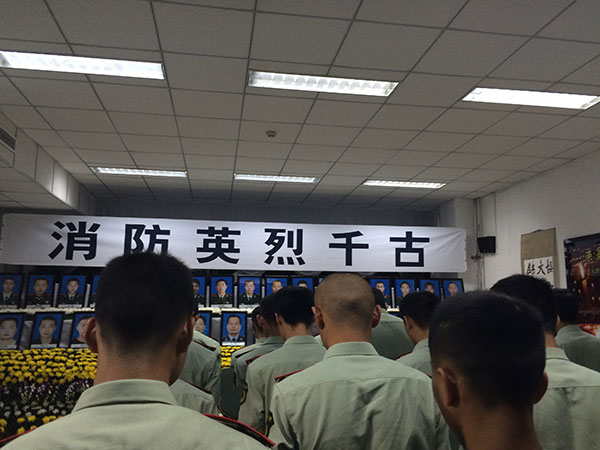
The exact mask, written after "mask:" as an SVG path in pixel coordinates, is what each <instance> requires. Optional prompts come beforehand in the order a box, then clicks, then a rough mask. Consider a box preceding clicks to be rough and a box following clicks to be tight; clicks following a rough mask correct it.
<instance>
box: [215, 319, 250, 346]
mask: <svg viewBox="0 0 600 450" xmlns="http://www.w3.org/2000/svg"><path fill="white" fill-rule="evenodd" d="M246 317H247V313H246V312H245V311H232V312H224V313H223V315H222V316H221V345H229V346H231V345H235V346H243V345H246Z"/></svg>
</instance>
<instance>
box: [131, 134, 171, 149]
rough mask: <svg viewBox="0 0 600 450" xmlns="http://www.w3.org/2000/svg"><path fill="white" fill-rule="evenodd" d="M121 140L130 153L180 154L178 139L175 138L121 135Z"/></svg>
mask: <svg viewBox="0 0 600 450" xmlns="http://www.w3.org/2000/svg"><path fill="white" fill-rule="evenodd" d="M121 138H122V139H123V142H125V145H126V146H127V149H128V150H129V151H131V152H146V153H148V152H154V153H181V145H180V144H179V138H176V137H166V136H140V135H137V134H121Z"/></svg>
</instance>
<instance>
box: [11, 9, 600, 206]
mask: <svg viewBox="0 0 600 450" xmlns="http://www.w3.org/2000/svg"><path fill="white" fill-rule="evenodd" d="M598 17H600V2H598V1H597V0H578V1H572V0H555V1H552V2H549V1H539V0H513V1H489V0H469V1H466V0H420V1H419V2H414V1H409V0H402V1H400V0H394V1H392V0H327V1H316V0H305V1H299V0H294V1H292V0H289V1H287V0H286V1H283V0H258V1H254V0H227V1H225V0H212V1H211V0H195V1H194V0H188V1H186V0H180V1H152V2H150V1H134V0H114V1H108V0H85V1H83V0H79V1H72V0H46V1H41V0H3V1H2V2H1V3H0V49H2V50H19V51H30V52H53V53H61V54H74V55H79V56H98V57H106V58H121V59H135V60H145V61H159V62H162V63H163V65H164V69H165V73H166V79H165V80H164V81H162V80H138V79H133V78H112V77H103V76H85V75H77V74H59V73H48V72H34V71H20V70H12V69H2V70H0V111H1V112H2V113H4V114H5V116H6V117H8V118H9V119H10V120H11V121H12V122H13V123H14V124H15V125H16V126H17V127H19V128H21V129H22V130H24V132H25V133H26V134H27V135H29V136H30V137H31V138H32V139H34V140H35V141H36V142H37V143H38V144H39V145H40V146H42V147H43V148H44V149H45V150H46V151H47V153H48V154H49V155H50V156H52V157H53V158H54V159H56V160H57V161H58V162H59V163H60V164H61V165H62V166H63V167H64V169H66V170H67V171H68V172H69V173H71V174H72V175H73V176H74V177H75V178H76V179H77V180H78V181H79V182H80V183H81V184H83V185H84V186H85V187H86V188H87V189H88V190H89V191H90V192H91V193H92V194H93V195H94V196H96V197H97V198H98V199H99V200H100V201H102V199H112V200H114V199H132V198H135V199H138V198H141V199H150V200H152V199H153V200H157V201H159V200H173V199H176V200H200V201H201V200H203V199H219V200H221V201H231V202H238V201H239V202H245V203H248V202H250V203H252V204H281V203H282V202H287V203H288V204H291V205H305V206H313V205H314V206H319V205H327V206H330V205H332V204H333V205H339V206H348V205H351V206H359V207H373V208H377V207H385V208H389V207H397V208H404V209H407V210H422V211H430V210H432V209H434V208H436V207H437V206H439V205H440V204H441V203H443V202H444V201H447V200H449V199H452V198H456V197H465V198H476V197H480V196H482V195H485V194H487V193H490V192H493V191H496V190H500V189H504V188H506V187H508V186H510V185H512V184H514V183H517V182H519V181H522V180H526V179H528V178H530V177H533V176H536V175H537V174H539V173H541V172H544V171H546V170H549V169H552V168H555V167H558V166H560V165H562V164H565V163H567V162H569V161H570V160H572V159H574V158H577V157H580V156H582V155H584V154H586V153H589V152H592V151H596V150H598V149H599V148H600V104H598V105H596V106H595V107H593V108H591V109H589V110H587V111H582V112H580V111H576V110H566V109H548V108H533V107H518V106H510V105H484V104H473V103H466V102H462V101H461V100H460V99H461V98H462V97H464V95H465V94H467V93H468V92H469V91H470V90H471V89H472V88H474V87H475V86H486V87H502V88H518V89H536V90H549V91H565V92H577V93H591V94H599V95H600V26H598ZM252 69H259V70H267V71H281V72H290V73H309V74H323V75H324V74H328V75H332V76H341V77H361V78H371V79H382V80H390V81H398V82H400V85H399V86H398V87H397V88H396V90H395V91H394V92H393V93H392V94H391V95H390V97H389V98H387V99H382V98H375V97H359V96H343V95H335V94H314V93H306V92H302V93H298V92H289V91H279V90H265V89H258V88H248V87H247V86H246V79H247V74H248V70H252ZM267 130H275V131H277V136H276V137H275V138H268V137H267V136H266V134H265V133H266V131H267ZM94 165H110V166H119V167H140V168H169V169H185V170H187V171H188V174H189V179H186V180H181V179H149V178H146V179H143V178H126V177H115V176H96V175H95V174H94V173H92V171H91V170H90V166H94ZM236 171H237V172H245V173H268V174H286V175H314V176H318V177H321V181H320V182H319V183H318V184H316V185H314V186H306V185H298V186H296V185H282V184H281V183H279V184H276V183H266V184H264V183H263V184H261V183H252V182H243V181H234V180H233V173H234V172H236ZM367 178H377V179H401V180H423V181H444V182H447V183H448V184H447V186H445V187H444V188H442V189H440V190H437V191H431V190H406V189H387V188H383V189H382V188H368V187H364V186H361V184H362V182H363V181H365V180H366V179H367ZM0 193H1V194H0V207H5V208H10V207H20V206H27V207H29V208H42V207H44V205H46V206H45V207H46V208H54V207H56V205H55V204H54V203H53V202H55V200H54V199H52V198H51V196H50V195H49V194H47V192H45V191H44V190H43V189H38V187H36V186H35V183H31V182H30V180H28V179H27V178H26V177H23V178H21V177H20V176H19V174H18V173H16V172H15V171H12V170H11V169H10V168H5V169H0Z"/></svg>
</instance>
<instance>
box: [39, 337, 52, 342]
mask: <svg viewBox="0 0 600 450" xmlns="http://www.w3.org/2000/svg"><path fill="white" fill-rule="evenodd" d="M40 342H41V343H42V344H51V343H52V336H49V337H43V336H40Z"/></svg>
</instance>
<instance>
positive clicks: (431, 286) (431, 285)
mask: <svg viewBox="0 0 600 450" xmlns="http://www.w3.org/2000/svg"><path fill="white" fill-rule="evenodd" d="M419 288H420V289H421V290H422V291H427V292H431V293H432V294H435V295H437V296H438V297H439V296H440V282H439V280H420V284H419Z"/></svg>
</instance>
